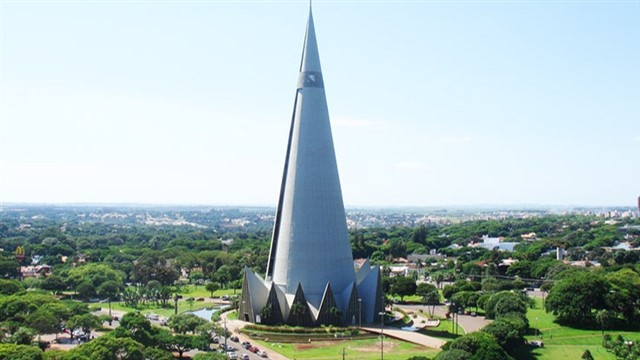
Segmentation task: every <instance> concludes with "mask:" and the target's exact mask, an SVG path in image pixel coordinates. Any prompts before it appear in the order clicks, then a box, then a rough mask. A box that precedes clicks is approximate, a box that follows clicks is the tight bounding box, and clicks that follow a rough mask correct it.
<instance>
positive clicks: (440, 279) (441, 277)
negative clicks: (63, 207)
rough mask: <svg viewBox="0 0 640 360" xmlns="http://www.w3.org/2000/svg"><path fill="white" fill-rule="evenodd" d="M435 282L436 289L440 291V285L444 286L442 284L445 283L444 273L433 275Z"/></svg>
mask: <svg viewBox="0 0 640 360" xmlns="http://www.w3.org/2000/svg"><path fill="white" fill-rule="evenodd" d="M432 278H433V281H435V282H436V287H438V289H440V284H442V282H443V281H444V278H445V276H444V274H443V273H442V272H437V273H435V274H433V277H432Z"/></svg>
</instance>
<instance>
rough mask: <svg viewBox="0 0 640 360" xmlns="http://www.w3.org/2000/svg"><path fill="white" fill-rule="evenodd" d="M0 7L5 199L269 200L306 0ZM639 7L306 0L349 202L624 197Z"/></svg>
mask: <svg viewBox="0 0 640 360" xmlns="http://www.w3.org/2000/svg"><path fill="white" fill-rule="evenodd" d="M0 6H1V11H0V12H1V19H0V20H1V21H0V23H1V28H2V33H1V36H0V37H1V42H2V48H1V49H0V57H1V66H0V67H1V68H2V69H1V70H2V82H1V84H0V88H1V89H2V94H1V96H0V97H1V104H0V105H1V106H0V108H1V109H0V116H1V118H0V140H1V141H0V142H1V145H0V174H1V175H0V201H2V202H31V203H141V204H229V205H269V206H275V204H276V202H277V200H278V196H277V193H278V191H277V190H278V188H279V186H278V185H279V182H280V180H281V172H282V166H283V164H282V162H283V161H282V158H283V156H284V154H285V151H286V148H285V147H284V146H283V145H282V144H284V143H286V137H287V128H288V126H289V124H290V116H291V106H292V105H291V97H292V95H293V94H294V86H295V81H296V77H295V75H292V72H291V69H292V68H295V67H296V66H297V63H298V62H299V59H300V44H301V43H302V38H301V36H300V31H299V29H300V28H302V27H303V26H304V18H305V16H304V14H305V13H306V12H307V11H308V3H307V2H306V1H300V2H239V3H232V2H215V1H212V2H207V1H205V2H162V1H156V2H132V3H122V2H102V1H95V2H91V1H90V2H87V3H77V2H55V1H54V2H51V3H42V2H11V1H4V2H2V3H1V4H0ZM639 10H640V4H639V3H638V2H627V1H618V2H561V3H550V2H530V1H526V2H525V1H503V2H482V1H477V2H476V1H467V2H452V3H445V2H434V1H425V2H402V1H399V2H393V1H390V2H383V3H373V2H346V3H336V2H322V1H316V2H314V14H315V18H316V28H317V29H318V32H319V37H318V45H319V48H320V51H321V52H322V54H323V57H322V61H323V73H324V82H325V87H326V88H327V91H328V93H327V97H328V99H327V100H328V103H329V108H330V116H331V125H332V127H333V134H334V142H335V147H336V153H337V162H338V168H339V173H340V179H341V183H342V192H343V197H344V201H345V204H346V205H347V207H357V206H408V207H411V206H420V207H437V206H460V205H471V206H473V205H482V204H495V205H518V204H532V205H544V204H549V205H586V206H605V205H623V206H634V205H635V204H636V198H637V196H638V195H640V188H639V187H640V173H639V171H640V120H639V119H640V70H639V68H640V55H639V51H640V35H639V34H640V15H639Z"/></svg>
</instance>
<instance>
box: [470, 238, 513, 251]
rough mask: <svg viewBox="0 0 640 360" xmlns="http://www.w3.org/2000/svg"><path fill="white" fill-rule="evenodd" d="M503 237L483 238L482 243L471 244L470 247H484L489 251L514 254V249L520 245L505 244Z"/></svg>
mask: <svg viewBox="0 0 640 360" xmlns="http://www.w3.org/2000/svg"><path fill="white" fill-rule="evenodd" d="M502 240H504V238H503V237H489V236H488V235H483V236H482V242H481V243H471V244H469V246H470V247H482V248H485V249H487V250H498V251H507V252H513V249H514V248H515V247H516V245H518V243H517V242H503V241H502Z"/></svg>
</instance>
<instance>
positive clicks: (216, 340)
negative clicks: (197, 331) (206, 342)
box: [211, 336, 220, 344]
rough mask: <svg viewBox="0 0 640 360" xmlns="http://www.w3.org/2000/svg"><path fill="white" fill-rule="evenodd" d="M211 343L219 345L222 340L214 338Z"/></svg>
mask: <svg viewBox="0 0 640 360" xmlns="http://www.w3.org/2000/svg"><path fill="white" fill-rule="evenodd" d="M211 342H212V343H214V344H217V343H219V342H220V338H219V337H217V336H214V337H213V339H211Z"/></svg>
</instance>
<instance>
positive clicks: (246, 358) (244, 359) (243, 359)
mask: <svg viewBox="0 0 640 360" xmlns="http://www.w3.org/2000/svg"><path fill="white" fill-rule="evenodd" d="M240 360H249V354H242V355H240Z"/></svg>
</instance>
